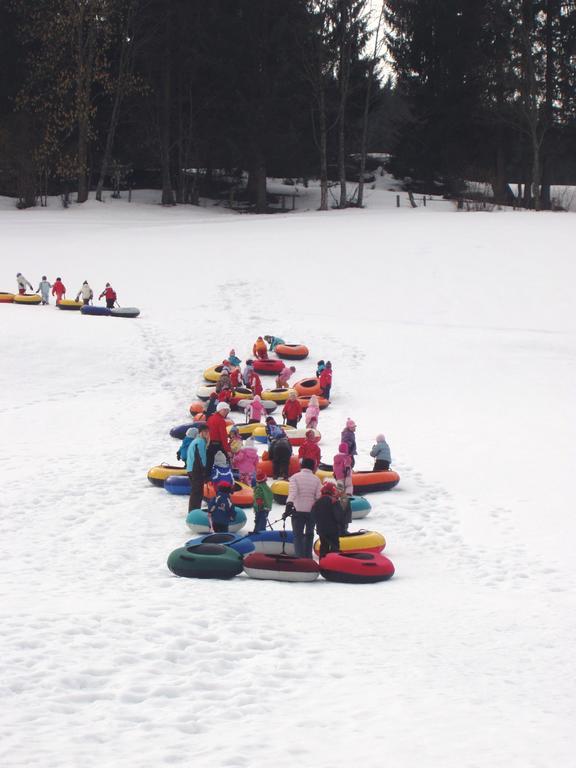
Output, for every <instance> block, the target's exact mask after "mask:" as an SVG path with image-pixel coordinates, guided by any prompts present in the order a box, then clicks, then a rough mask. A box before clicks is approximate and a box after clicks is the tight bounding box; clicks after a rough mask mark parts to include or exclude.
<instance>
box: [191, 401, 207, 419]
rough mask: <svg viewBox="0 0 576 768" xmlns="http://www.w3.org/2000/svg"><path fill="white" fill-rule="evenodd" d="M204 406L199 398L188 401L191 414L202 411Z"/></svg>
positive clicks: (194, 414)
mask: <svg viewBox="0 0 576 768" xmlns="http://www.w3.org/2000/svg"><path fill="white" fill-rule="evenodd" d="M205 407H206V406H205V405H204V403H202V402H200V400H194V402H192V403H190V408H189V411H190V413H191V414H192V416H196V415H198V414H199V413H204V408H205Z"/></svg>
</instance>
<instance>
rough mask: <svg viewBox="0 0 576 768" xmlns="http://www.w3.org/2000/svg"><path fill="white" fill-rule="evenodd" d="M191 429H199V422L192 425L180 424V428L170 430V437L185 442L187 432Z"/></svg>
mask: <svg viewBox="0 0 576 768" xmlns="http://www.w3.org/2000/svg"><path fill="white" fill-rule="evenodd" d="M190 427H196V428H198V422H196V423H192V424H180V425H179V426H178V427H172V429H171V430H170V437H175V438H176V440H184V438H185V437H186V431H187V430H189V429H190Z"/></svg>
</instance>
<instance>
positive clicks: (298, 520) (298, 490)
mask: <svg viewBox="0 0 576 768" xmlns="http://www.w3.org/2000/svg"><path fill="white" fill-rule="evenodd" d="M313 469H314V462H313V461H312V459H304V461H303V462H302V469H301V470H300V472H297V473H296V474H295V475H292V477H291V478H290V483H289V486H288V499H287V500H286V511H285V512H284V514H283V515H282V518H283V519H284V520H286V518H287V517H292V531H293V533H294V553H295V555H296V557H308V558H312V542H313V540H314V518H313V517H312V515H311V510H312V507H313V505H314V502H315V501H316V500H317V499H319V498H320V490H321V487H322V484H321V482H320V480H318V478H317V477H316V475H315V474H314V472H313Z"/></svg>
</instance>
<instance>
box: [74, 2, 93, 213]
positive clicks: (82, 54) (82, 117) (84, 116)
mask: <svg viewBox="0 0 576 768" xmlns="http://www.w3.org/2000/svg"><path fill="white" fill-rule="evenodd" d="M91 5H92V4H91V3H88V5H87V6H84V5H81V6H80V9H79V16H78V80H77V87H76V109H77V118H78V196H77V202H79V203H85V202H86V200H88V138H89V135H90V90H91V87H92V76H93V66H94V34H95V20H94V19H93V18H92V15H91V13H90V11H91ZM86 16H88V18H87V19H86ZM86 24H88V33H87V38H86V40H84V28H85V25H86Z"/></svg>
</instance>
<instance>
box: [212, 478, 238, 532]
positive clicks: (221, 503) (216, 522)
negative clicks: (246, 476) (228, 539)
mask: <svg viewBox="0 0 576 768" xmlns="http://www.w3.org/2000/svg"><path fill="white" fill-rule="evenodd" d="M233 487H234V486H233V484H232V483H226V482H221V483H219V485H218V489H217V491H216V496H214V498H213V499H209V500H208V515H209V518H210V521H211V524H212V530H213V531H214V533H228V526H229V525H230V523H231V522H232V520H234V517H235V514H236V513H235V510H234V506H233V504H232V502H231V501H230V494H231V493H232V490H233Z"/></svg>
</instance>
